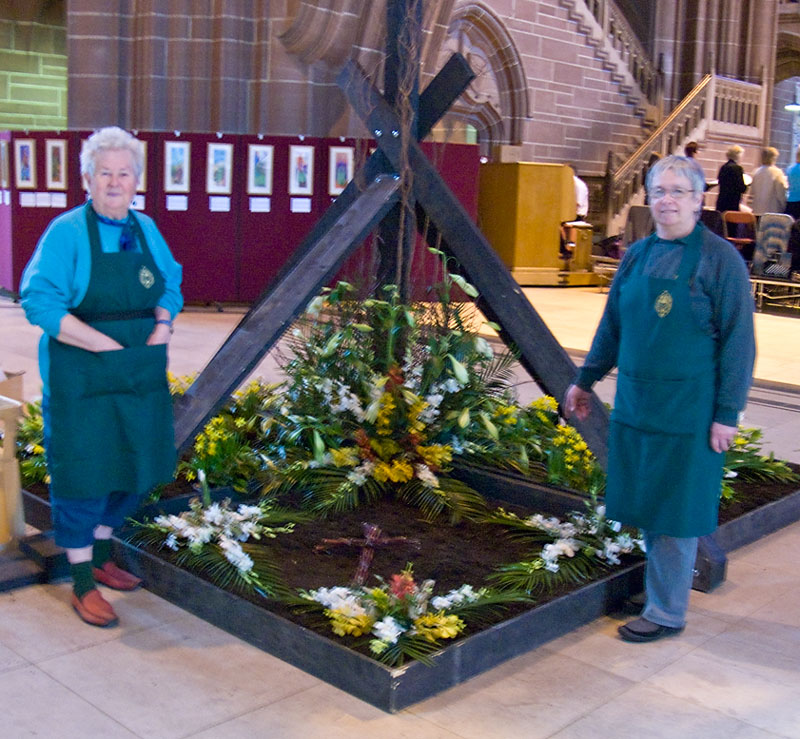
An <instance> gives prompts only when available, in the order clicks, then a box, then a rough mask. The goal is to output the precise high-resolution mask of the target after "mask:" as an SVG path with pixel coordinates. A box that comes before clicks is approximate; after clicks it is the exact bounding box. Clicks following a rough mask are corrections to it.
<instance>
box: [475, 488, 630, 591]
mask: <svg viewBox="0 0 800 739" xmlns="http://www.w3.org/2000/svg"><path fill="white" fill-rule="evenodd" d="M486 521H487V523H491V524H496V525H499V526H502V527H503V528H505V529H506V531H507V532H508V535H509V536H512V537H514V538H516V539H521V540H522V541H524V542H528V543H530V545H531V557H530V558H529V559H525V560H523V561H520V562H513V563H510V564H506V565H502V566H500V567H498V568H497V570H496V571H495V572H494V573H493V574H492V575H491V576H490V580H492V581H493V582H494V583H496V585H497V587H499V588H500V589H501V590H504V589H512V590H515V591H519V590H521V591H524V592H527V593H548V592H552V591H553V590H554V589H555V588H557V587H558V586H560V585H565V584H575V583H580V582H584V581H586V580H589V579H591V578H593V577H596V576H598V575H599V574H601V573H602V572H603V571H604V570H607V569H609V568H610V567H612V566H614V565H618V564H620V562H621V560H620V555H621V554H631V553H634V552H637V551H639V552H643V551H644V546H643V543H642V541H641V540H640V539H638V538H635V536H634V535H633V534H632V533H631V532H628V531H623V530H622V527H621V526H620V524H619V523H617V522H616V521H610V520H608V519H607V518H606V517H605V507H604V506H601V505H598V504H597V499H596V497H594V496H593V497H592V498H591V499H590V500H589V501H587V503H586V513H584V514H580V513H577V512H573V513H571V514H570V515H569V517H568V520H566V521H560V520H559V519H558V518H555V517H551V518H545V517H544V516H542V515H541V514H536V515H533V516H529V517H528V518H524V519H523V518H519V517H518V516H516V515H515V514H513V513H509V512H507V511H505V510H504V509H502V508H498V509H497V510H495V511H494V512H493V513H492V514H491V515H490V516H488V517H487V519H486Z"/></svg>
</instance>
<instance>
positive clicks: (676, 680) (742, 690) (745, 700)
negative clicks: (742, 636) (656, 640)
mask: <svg viewBox="0 0 800 739" xmlns="http://www.w3.org/2000/svg"><path fill="white" fill-rule="evenodd" d="M644 684H645V685H647V686H650V687H652V688H655V689H657V690H661V691H663V692H666V693H669V694H671V695H673V696H675V697H676V698H679V699H681V700H684V701H687V702H689V703H694V704H698V705H701V706H704V707H706V708H709V709H712V710H714V711H719V712H720V713H724V714H725V715H727V716H730V717H731V718H735V719H738V720H739V721H743V722H745V723H747V724H750V725H753V726H756V727H758V728H761V729H764V730H766V731H771V732H773V733H775V734H778V735H779V736H785V737H793V738H795V739H798V738H800V662H799V661H798V660H796V659H785V658H782V657H781V655H779V654H777V653H775V652H772V651H768V652H764V651H761V650H758V649H755V648H749V647H748V646H747V645H742V644H741V643H740V642H736V641H735V640H732V639H730V637H727V636H726V635H725V634H721V635H720V636H717V637H714V638H713V639H710V640H709V641H708V642H706V644H704V645H703V646H702V647H700V648H698V649H697V650H695V651H694V652H692V653H691V654H689V655H687V656H686V657H683V658H682V659H680V660H678V661H677V662H675V663H673V664H672V665H670V666H668V667H666V668H665V669H664V670H662V671H661V672H659V673H657V674H655V675H653V676H651V677H649V678H647V679H646V680H645V681H644Z"/></svg>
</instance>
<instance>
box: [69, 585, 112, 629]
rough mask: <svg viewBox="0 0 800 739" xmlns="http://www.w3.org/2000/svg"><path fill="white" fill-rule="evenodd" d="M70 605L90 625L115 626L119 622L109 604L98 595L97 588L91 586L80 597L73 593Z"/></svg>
mask: <svg viewBox="0 0 800 739" xmlns="http://www.w3.org/2000/svg"><path fill="white" fill-rule="evenodd" d="M72 607H73V608H74V609H75V611H76V613H77V614H78V615H79V616H80V617H81V618H82V619H83V620H84V621H85V622H86V623H87V624H91V625H92V626H100V627H105V626H116V625H117V623H118V622H119V619H118V618H117V614H116V613H114V609H113V608H112V607H111V604H110V603H109V602H108V601H107V600H106V599H105V598H104V597H103V596H102V595H100V591H99V590H98V589H97V588H92V589H91V590H90V591H89V592H88V593H86V594H85V595H84V596H83V597H82V598H78V596H77V595H75V593H73V594H72Z"/></svg>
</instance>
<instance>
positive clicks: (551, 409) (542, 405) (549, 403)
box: [531, 395, 558, 413]
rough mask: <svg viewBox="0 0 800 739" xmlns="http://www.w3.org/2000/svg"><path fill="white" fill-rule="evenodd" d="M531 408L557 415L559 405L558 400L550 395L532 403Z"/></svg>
mask: <svg viewBox="0 0 800 739" xmlns="http://www.w3.org/2000/svg"><path fill="white" fill-rule="evenodd" d="M531 408H533V409H534V410H536V411H546V412H548V413H556V412H557V411H558V403H557V402H556V399H555V398H553V397H551V396H550V395H545V396H543V397H541V398H537V399H536V400H534V401H533V402H532V403H531Z"/></svg>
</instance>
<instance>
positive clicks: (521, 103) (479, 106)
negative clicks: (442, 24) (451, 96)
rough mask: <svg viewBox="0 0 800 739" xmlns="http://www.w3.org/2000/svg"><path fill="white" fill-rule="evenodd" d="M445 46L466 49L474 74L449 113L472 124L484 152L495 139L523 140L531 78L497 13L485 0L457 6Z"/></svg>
mask: <svg viewBox="0 0 800 739" xmlns="http://www.w3.org/2000/svg"><path fill="white" fill-rule="evenodd" d="M444 46H445V51H447V52H448V53H449V52H453V51H458V52H459V53H461V54H463V55H464V56H465V57H466V59H467V60H468V61H469V63H470V66H471V67H472V68H473V71H474V72H475V73H476V78H475V80H474V81H473V83H472V84H471V85H470V87H469V88H468V89H467V91H466V92H464V94H463V95H462V96H461V98H460V99H459V100H458V102H457V103H456V104H455V105H454V106H453V108H452V109H451V113H450V114H449V118H450V119H451V120H452V119H457V120H461V121H463V122H464V123H469V124H470V125H472V126H474V127H475V128H476V129H477V131H478V140H479V143H480V144H481V146H482V149H483V150H484V151H485V152H488V150H490V149H491V147H492V146H494V145H497V144H521V143H522V141H523V137H522V133H523V130H522V129H523V124H524V121H525V119H526V118H527V117H528V82H527V78H526V76H525V70H524V67H523V66H522V60H521V57H520V54H519V51H518V50H517V48H516V45H515V44H514V41H513V39H512V37H511V35H510V34H509V32H508V29H507V28H506V27H505V25H504V24H503V22H502V20H501V19H500V18H499V16H497V15H496V14H495V13H494V12H493V11H492V10H490V9H489V8H488V7H487V6H486V5H484V4H483V3H476V2H468V3H463V4H461V5H459V6H458V7H456V8H455V10H454V11H453V14H452V16H451V18H450V25H449V28H448V35H447V40H446V42H445V44H444Z"/></svg>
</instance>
